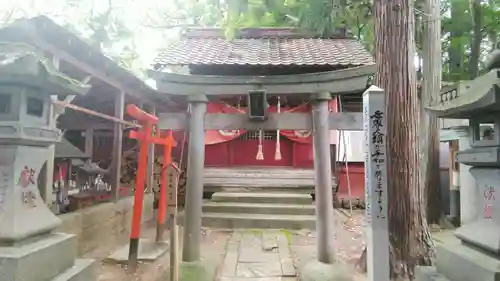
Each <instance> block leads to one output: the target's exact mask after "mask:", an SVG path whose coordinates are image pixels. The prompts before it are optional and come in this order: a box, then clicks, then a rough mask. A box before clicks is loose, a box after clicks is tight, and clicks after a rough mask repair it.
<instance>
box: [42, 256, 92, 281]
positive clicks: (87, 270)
mask: <svg viewBox="0 0 500 281" xmlns="http://www.w3.org/2000/svg"><path fill="white" fill-rule="evenodd" d="M97 265H98V263H97V262H96V261H95V260H90V259H81V260H76V261H75V264H74V265H73V266H72V267H71V268H69V269H67V270H66V271H64V272H63V273H61V274H59V275H58V276H57V277H56V278H54V279H52V280H51V281H93V280H97V278H96V270H97Z"/></svg>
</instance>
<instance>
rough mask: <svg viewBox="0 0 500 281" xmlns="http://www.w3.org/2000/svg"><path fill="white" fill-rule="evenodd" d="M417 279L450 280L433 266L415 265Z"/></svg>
mask: <svg viewBox="0 0 500 281" xmlns="http://www.w3.org/2000/svg"><path fill="white" fill-rule="evenodd" d="M415 281H450V279H448V278H446V277H445V276H444V275H443V274H440V273H438V272H437V270H436V268H435V267H433V266H417V267H415Z"/></svg>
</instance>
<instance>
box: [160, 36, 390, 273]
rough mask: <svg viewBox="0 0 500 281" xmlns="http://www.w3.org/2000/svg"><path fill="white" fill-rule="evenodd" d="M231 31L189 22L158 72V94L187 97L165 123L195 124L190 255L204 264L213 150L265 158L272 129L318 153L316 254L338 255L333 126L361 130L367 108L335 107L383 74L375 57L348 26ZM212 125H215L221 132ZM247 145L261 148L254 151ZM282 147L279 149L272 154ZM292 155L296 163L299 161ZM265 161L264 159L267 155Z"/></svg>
mask: <svg viewBox="0 0 500 281" xmlns="http://www.w3.org/2000/svg"><path fill="white" fill-rule="evenodd" d="M223 34H224V33H223V30H220V29H208V30H207V29H202V30H197V29H195V30H190V31H188V32H187V33H186V37H185V38H187V39H186V40H185V41H182V40H181V42H179V43H177V44H174V45H173V46H170V47H169V48H168V49H167V51H166V53H164V54H162V55H160V56H159V57H158V59H157V60H156V63H155V64H154V69H153V70H152V71H150V76H151V77H152V78H153V79H155V80H156V84H157V85H156V86H157V89H158V91H159V92H160V93H163V94H165V95H169V96H171V97H172V99H173V100H174V101H177V102H180V103H181V102H182V103H184V102H187V103H189V111H188V112H186V111H185V112H175V113H164V114H160V115H159V117H160V122H159V124H158V127H159V129H162V130H167V129H168V130H186V129H187V130H188V131H189V139H188V161H187V163H188V167H187V189H186V192H187V193H186V209H185V217H184V226H185V228H184V248H183V255H182V258H183V261H184V262H186V263H187V264H192V263H193V262H195V263H197V262H198V263H197V264H198V265H199V262H200V241H201V225H202V203H203V202H202V195H203V191H204V181H205V177H204V176H205V173H204V171H205V167H206V166H207V161H208V164H209V165H210V164H211V163H210V161H215V160H212V159H211V157H213V158H215V157H216V155H217V156H218V157H221V158H226V160H222V161H225V162H223V163H222V162H220V163H219V164H225V165H232V164H235V162H234V159H233V160H231V158H230V156H231V154H236V153H242V158H244V159H246V160H238V161H242V162H238V163H240V164H243V165H253V164H255V163H258V162H256V160H263V158H265V155H264V154H265V152H266V151H265V149H264V145H265V144H264V143H263V141H264V136H265V134H266V132H269V133H272V134H274V136H275V140H273V142H276V143H277V144H278V145H279V144H280V142H279V141H281V135H284V136H285V137H286V138H288V140H286V141H292V142H293V141H294V140H295V141H296V142H298V140H301V141H302V142H303V143H304V144H305V149H306V150H308V151H309V152H307V153H310V154H311V156H310V158H311V159H314V160H313V161H314V164H313V166H314V172H313V175H314V176H313V177H312V180H313V186H314V190H315V194H316V229H317V233H318V234H317V235H318V243H317V246H318V259H317V260H318V261H319V262H320V263H324V264H332V263H333V260H332V253H331V250H332V245H333V240H332V239H333V236H332V231H333V221H334V219H333V198H332V197H333V196H332V169H331V167H332V158H331V142H330V131H331V130H347V131H361V130H363V124H362V120H363V115H362V114H361V112H358V113H352V112H345V113H340V112H336V111H332V110H331V108H332V96H345V95H352V94H356V93H358V94H360V93H362V92H364V91H365V90H366V89H367V87H368V85H369V82H370V78H371V76H372V75H373V74H374V73H375V65H374V64H373V58H372V57H371V55H370V54H369V53H368V52H367V51H366V50H364V49H363V47H362V46H361V45H360V44H359V43H358V42H357V41H356V40H354V39H348V38H346V37H345V34H333V35H332V38H326V39H325V38H320V37H318V36H314V35H310V34H298V33H296V31H294V30H291V29H279V28H278V29H264V30H255V29H248V30H243V31H241V33H240V34H238V35H237V36H236V39H234V40H231V41H228V40H226V39H223ZM171 65H176V66H181V67H186V68H187V70H186V71H185V72H184V74H178V73H172V67H171ZM169 66H170V67H169ZM373 92H374V94H372V96H377V97H376V98H374V99H376V100H377V102H376V103H375V102H374V103H373V107H368V106H369V105H368V104H370V101H369V100H370V98H369V96H366V97H367V98H366V100H367V104H366V110H367V112H368V110H375V108H374V107H375V104H378V105H379V108H377V110H380V105H383V103H384V102H383V99H384V97H383V92H382V91H381V90H377V89H375V90H373ZM375 92H376V94H375ZM304 104H307V105H304ZM301 107H305V108H307V110H306V109H303V110H297V109H296V111H297V112H293V111H294V110H293V108H301ZM382 107H383V106H382ZM214 108H215V109H214ZM366 114H367V115H368V114H369V113H366ZM252 131H253V132H257V135H258V137H257V140H255V139H238V138H239V137H240V136H241V135H244V134H248V133H247V132H252ZM210 132H212V133H214V132H215V134H216V137H213V136H212V135H211V133H210ZM277 136H280V137H279V138H278V137H277ZM312 136H314V137H312ZM235 139H236V142H235V143H243V146H240V147H238V148H237V150H232V149H234V148H231V145H229V146H227V144H224V145H226V149H225V150H226V151H227V153H224V150H223V149H222V150H220V152H217V154H214V155H212V156H211V154H210V150H211V149H212V148H210V146H211V145H212V144H211V143H212V142H215V144H219V143H224V142H226V143H228V142H232V141H233V140H235ZM215 140H218V141H215ZM221 140H222V141H221ZM307 140H309V141H307ZM247 141H248V144H245V142H247ZM278 145H276V147H277V148H279V146H278ZM276 147H275V148H276ZM312 147H314V149H312ZM360 149H361V148H360ZM247 150H249V151H254V152H253V153H251V154H250V153H246V151H247ZM276 151H279V149H276ZM287 153H288V152H287ZM289 153H290V154H289V155H288V156H287V157H290V158H293V157H292V155H295V157H301V156H300V155H302V154H301V153H296V154H294V153H293V152H292V151H289ZM307 153H306V154H307ZM276 155H278V153H277V152H275V153H272V156H276ZM273 158H274V159H276V160H271V161H281V162H278V163H281V164H279V165H284V162H283V161H284V160H283V158H284V157H283V155H281V159H280V157H273ZM287 161H289V162H287V164H288V165H289V166H292V167H293V161H290V160H287ZM264 163H265V164H264V167H266V166H267V165H266V163H268V162H264ZM277 165H278V164H277ZM264 173H265V171H264ZM187 264H186V265H187ZM200 272H202V271H200ZM328 280H330V279H328Z"/></svg>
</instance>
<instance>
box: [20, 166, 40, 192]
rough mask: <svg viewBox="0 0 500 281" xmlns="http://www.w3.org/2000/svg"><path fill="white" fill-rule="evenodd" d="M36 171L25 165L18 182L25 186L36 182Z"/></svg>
mask: <svg viewBox="0 0 500 281" xmlns="http://www.w3.org/2000/svg"><path fill="white" fill-rule="evenodd" d="M35 173H36V172H35V170H33V169H31V168H29V167H28V166H24V169H23V170H22V172H21V175H20V176H19V182H18V183H17V184H18V185H20V186H21V187H23V188H26V187H28V185H30V184H35Z"/></svg>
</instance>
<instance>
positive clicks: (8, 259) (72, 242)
mask: <svg viewBox="0 0 500 281" xmlns="http://www.w3.org/2000/svg"><path fill="white" fill-rule="evenodd" d="M76 242H77V241H76V237H75V236H74V235H71V234H61V233H54V234H50V235H47V236H43V237H40V238H39V239H37V240H34V241H26V243H25V244H23V245H20V246H17V247H0V272H1V273H2V276H1V277H0V280H2V281H19V280H22V281H40V280H51V279H53V278H55V277H56V276H57V275H59V274H60V273H62V272H64V271H65V270H66V269H68V268H70V267H72V266H73V263H74V260H75V258H76V250H77V245H76Z"/></svg>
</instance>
